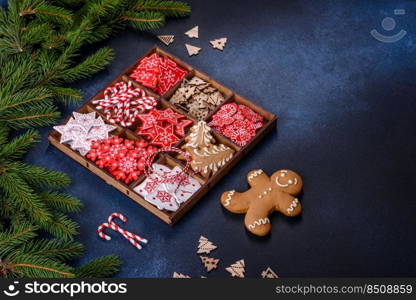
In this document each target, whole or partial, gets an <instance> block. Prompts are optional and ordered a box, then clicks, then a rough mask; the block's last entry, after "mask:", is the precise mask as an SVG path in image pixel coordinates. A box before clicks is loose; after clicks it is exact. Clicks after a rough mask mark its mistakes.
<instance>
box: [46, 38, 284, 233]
mask: <svg viewBox="0 0 416 300" xmlns="http://www.w3.org/2000/svg"><path fill="white" fill-rule="evenodd" d="M154 52H156V53H158V54H159V55H161V56H167V57H169V58H171V59H172V60H174V61H175V62H176V63H177V64H178V65H179V66H180V67H182V68H184V69H186V70H187V71H189V73H188V74H187V75H186V76H185V78H186V79H190V78H192V77H193V76H198V77H200V78H201V79H203V80H205V81H207V82H209V83H211V84H212V85H213V86H215V87H216V88H218V89H219V90H220V91H221V92H222V93H223V94H224V97H225V99H226V100H225V102H224V103H227V102H236V103H240V104H244V105H246V106H248V107H250V108H251V109H252V110H254V111H255V112H257V113H259V114H260V115H262V116H263V117H264V119H265V124H264V126H263V127H262V128H261V129H260V130H259V131H258V132H257V134H256V136H255V137H254V138H253V139H252V140H251V141H250V142H249V143H248V144H247V145H246V146H244V147H240V146H238V145H236V144H234V143H233V142H232V141H231V140H229V139H228V138H226V137H225V136H223V135H221V134H220V133H219V132H217V131H215V130H214V129H213V130H212V134H213V136H214V138H215V139H216V140H217V141H218V142H219V143H223V144H225V145H227V146H229V147H231V148H233V149H234V150H235V151H236V152H235V154H234V156H233V157H232V159H231V160H230V161H228V162H227V163H226V165H224V166H223V167H222V168H221V169H220V170H219V171H218V172H217V173H215V175H213V176H211V177H210V178H208V179H205V178H203V177H202V176H199V175H198V174H195V175H193V176H194V177H195V179H197V180H198V181H199V182H200V183H201V185H202V186H201V188H200V189H199V190H198V191H197V192H196V193H195V194H194V195H192V197H191V198H190V199H189V200H187V201H186V202H185V203H183V204H181V205H180V207H179V209H178V210H177V211H174V212H170V211H165V210H159V209H158V208H157V207H156V206H154V205H153V204H151V203H149V202H147V201H146V200H144V199H143V198H142V197H141V196H140V195H139V194H137V193H136V192H135V191H134V190H133V188H134V187H136V186H137V185H139V184H140V183H141V182H142V181H143V180H144V179H145V177H144V175H142V176H140V177H139V179H138V180H136V181H134V182H132V183H130V184H128V185H127V184H125V183H124V182H122V181H119V180H116V179H115V178H114V177H113V176H112V175H111V174H110V173H108V172H107V171H106V170H104V169H100V168H99V167H98V166H96V165H95V164H94V162H92V161H91V160H89V159H88V158H86V157H83V156H82V155H80V154H79V153H78V152H77V151H74V150H73V149H71V148H70V147H69V146H68V145H66V144H61V143H60V142H59V141H60V134H59V133H58V132H57V131H55V130H52V131H51V132H50V133H49V136H48V140H49V142H50V143H51V144H52V145H53V146H55V147H56V148H58V149H59V150H61V151H62V152H64V153H65V154H66V155H68V156H69V157H71V158H72V159H74V160H75V161H77V162H78V163H80V164H81V165H83V166H84V167H86V168H87V169H89V170H90V171H91V172H93V173H95V174H96V175H97V176H99V177H101V178H102V179H103V180H104V181H105V182H106V183H107V184H109V185H111V186H113V187H115V188H116V189H118V190H119V191H120V192H122V193H124V194H126V195H127V196H128V197H129V198H131V199H132V200H134V201H135V202H137V203H138V204H140V205H141V206H143V207H144V208H146V209H147V210H148V211H150V212H151V213H153V214H154V215H156V216H157V217H159V218H160V219H161V220H163V221H164V222H166V223H167V224H170V225H173V224H174V223H175V222H177V221H178V220H179V219H180V218H181V217H182V216H183V215H184V214H185V213H186V212H187V211H188V210H189V209H190V208H191V207H192V206H193V205H195V204H196V203H197V202H198V201H199V200H200V199H201V198H202V197H203V196H204V195H205V194H206V193H207V192H208V190H209V189H211V188H212V187H213V186H214V185H215V184H216V183H217V182H218V181H219V180H220V179H221V178H222V177H224V176H225V175H226V174H227V173H228V172H229V171H230V170H231V168H232V167H233V166H235V165H236V164H237V163H238V162H239V161H240V159H241V158H242V157H244V156H245V155H246V154H247V153H248V152H249V151H250V150H251V149H252V148H253V147H254V146H255V145H256V144H257V143H258V142H259V141H260V140H261V139H262V138H263V137H264V136H265V135H266V134H267V133H269V132H270V131H271V130H272V129H273V128H275V127H276V120H277V117H276V116H275V115H274V114H272V113H270V112H268V111H266V110H264V109H262V108H260V107H258V106H257V105H255V104H254V103H253V102H251V101H249V100H248V99H246V98H244V97H242V96H240V95H238V94H236V93H234V92H233V91H232V90H231V89H229V88H227V87H225V86H223V85H221V84H220V83H218V82H216V81H215V80H213V79H212V78H210V77H209V76H207V75H206V74H204V73H202V72H201V71H199V70H196V69H194V68H193V67H191V66H190V65H188V64H187V63H185V62H183V61H182V60H180V59H179V58H177V57H175V56H174V55H172V54H170V53H168V52H166V51H164V50H162V49H161V48H159V47H157V46H155V47H153V48H151V49H150V50H149V51H148V52H147V53H146V54H145V55H143V56H142V57H140V58H139V59H138V60H137V61H136V63H134V64H133V65H132V66H131V67H129V68H128V69H127V70H125V71H124V72H123V73H122V74H120V75H119V76H117V77H116V78H115V79H114V80H113V81H112V82H110V83H109V84H107V85H106V86H105V87H104V88H102V89H101V90H100V91H99V92H98V93H97V94H96V95H95V96H93V97H92V98H90V99H89V100H88V101H87V102H86V103H85V104H84V105H82V106H81V107H80V108H79V109H78V110H77V112H80V113H87V112H93V111H95V112H96V113H97V115H99V116H101V117H102V118H103V120H106V119H105V117H104V116H103V114H102V112H101V111H100V110H97V109H96V108H95V106H94V105H92V103H91V102H92V101H93V100H95V99H101V98H103V92H104V90H105V89H106V88H107V87H108V86H110V85H112V84H114V83H116V82H119V81H126V82H127V81H131V82H132V84H133V85H135V86H137V87H140V88H142V89H144V90H145V91H146V92H147V93H148V94H149V95H152V96H155V97H157V98H158V99H159V104H158V109H161V108H162V109H164V108H167V107H171V108H172V109H173V110H175V111H176V112H179V113H181V114H183V115H185V116H186V117H187V118H189V119H190V120H193V121H194V123H196V122H197V121H196V120H194V118H192V117H191V116H190V115H188V114H187V113H186V112H185V111H184V110H182V109H180V108H178V107H176V106H175V105H173V104H171V103H170V102H169V101H168V100H169V99H170V97H171V96H172V95H173V93H174V92H175V91H176V89H177V88H178V87H179V86H180V85H181V82H182V80H183V79H182V80H181V81H179V82H178V83H177V84H176V85H175V86H174V87H172V88H171V89H170V90H168V91H167V92H166V93H165V94H164V95H162V96H159V95H157V94H155V93H154V92H152V91H151V90H150V89H148V88H146V87H143V86H142V85H140V84H139V83H137V82H136V81H134V79H132V78H130V77H129V76H128V74H130V73H131V72H132V70H133V69H134V68H136V66H137V64H138V63H139V61H140V60H141V59H142V58H144V57H146V56H148V55H151V54H152V53H154ZM220 106H221V105H220ZM220 106H219V107H220ZM219 107H218V108H219ZM218 108H217V109H218ZM214 113H215V111H214V112H212V113H211V114H210V115H209V116H208V117H207V118H206V120H207V121H209V119H210V118H211V116H212V115H213V114H214ZM70 117H71V116H68V117H67V118H66V119H65V120H64V121H62V122H61V124H60V125H64V124H66V122H67V121H68V120H69V118H70ZM116 126H117V129H116V130H115V131H113V132H112V133H111V135H117V136H121V137H123V138H128V139H131V140H141V139H142V137H140V136H138V135H137V134H136V133H135V132H134V131H133V130H131V128H134V127H135V126H137V124H133V126H131V127H130V128H123V127H121V126H118V125H116ZM187 133H189V128H188V129H187ZM183 143H184V138H182V139H181V140H180V141H179V142H178V143H177V144H176V145H175V146H176V147H180V146H181V145H182V144H183ZM157 162H158V163H163V164H165V165H167V166H169V167H174V166H175V165H180V166H182V167H183V166H184V162H183V161H181V160H178V159H176V158H175V157H174V156H171V155H169V154H161V155H159V156H158V160H157Z"/></svg>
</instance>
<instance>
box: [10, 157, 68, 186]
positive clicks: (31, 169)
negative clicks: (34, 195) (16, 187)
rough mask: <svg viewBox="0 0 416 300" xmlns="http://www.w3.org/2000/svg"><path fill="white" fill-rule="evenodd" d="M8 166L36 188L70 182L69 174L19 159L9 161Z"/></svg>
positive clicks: (65, 184)
mask: <svg viewBox="0 0 416 300" xmlns="http://www.w3.org/2000/svg"><path fill="white" fill-rule="evenodd" d="M8 168H9V170H12V171H13V172H14V173H15V174H18V175H19V176H20V178H22V179H23V180H25V181H26V182H27V183H28V184H29V185H30V186H32V187H34V188H37V189H40V188H45V187H51V188H63V187H66V186H68V185H69V184H70V182H71V180H70V179H69V176H68V175H66V174H64V173H62V172H57V171H52V170H48V169H46V168H42V167H37V166H33V165H29V164H26V163H23V162H19V161H16V162H12V163H10V164H9V165H8Z"/></svg>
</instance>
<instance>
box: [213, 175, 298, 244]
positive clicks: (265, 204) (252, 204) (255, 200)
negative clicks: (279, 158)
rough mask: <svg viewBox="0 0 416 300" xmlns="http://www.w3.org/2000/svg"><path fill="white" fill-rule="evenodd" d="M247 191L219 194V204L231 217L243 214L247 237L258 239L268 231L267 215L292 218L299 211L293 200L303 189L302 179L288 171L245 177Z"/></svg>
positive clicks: (269, 227)
mask: <svg viewBox="0 0 416 300" xmlns="http://www.w3.org/2000/svg"><path fill="white" fill-rule="evenodd" d="M247 181H248V183H249V185H250V186H251V188H250V189H249V190H247V191H246V192H243V193H238V192H236V191H235V190H233V191H228V192H225V193H223V194H222V196H221V203H222V205H223V206H224V207H225V208H226V209H227V210H229V211H231V212H233V213H245V214H246V216H245V219H244V223H245V226H246V228H247V230H249V231H250V232H251V233H253V234H255V235H259V236H264V235H266V234H268V233H269V232H270V230H271V224H270V219H269V218H268V217H269V215H270V214H271V213H272V212H273V211H279V212H281V213H282V214H284V215H286V216H290V217H293V216H296V215H298V214H299V213H300V212H301V211H302V207H301V205H300V202H299V200H298V199H297V198H296V196H297V195H299V194H300V192H301V191H302V187H303V182H302V179H301V178H300V176H299V175H298V174H296V173H295V172H293V171H290V170H279V171H277V172H275V173H274V174H273V175H272V176H271V177H269V176H268V175H267V174H266V173H264V172H263V170H254V171H251V172H249V173H248V174H247Z"/></svg>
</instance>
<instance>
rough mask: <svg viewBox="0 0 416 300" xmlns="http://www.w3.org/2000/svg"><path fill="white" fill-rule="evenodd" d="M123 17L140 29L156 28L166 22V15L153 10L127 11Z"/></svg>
mask: <svg viewBox="0 0 416 300" xmlns="http://www.w3.org/2000/svg"><path fill="white" fill-rule="evenodd" d="M122 19H123V20H125V21H128V22H129V23H130V25H131V26H132V27H133V28H136V29H139V30H151V29H156V28H159V27H161V26H163V25H164V24H165V16H164V15H162V14H161V13H159V12H153V11H141V12H134V11H131V12H127V13H126V14H125V15H124V16H123V17H122Z"/></svg>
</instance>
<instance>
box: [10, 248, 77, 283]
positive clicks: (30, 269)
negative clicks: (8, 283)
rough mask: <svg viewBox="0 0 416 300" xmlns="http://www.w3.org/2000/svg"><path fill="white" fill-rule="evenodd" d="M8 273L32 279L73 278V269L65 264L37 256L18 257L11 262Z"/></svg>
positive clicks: (25, 255)
mask: <svg viewBox="0 0 416 300" xmlns="http://www.w3.org/2000/svg"><path fill="white" fill-rule="evenodd" d="M6 261H9V266H8V272H9V273H16V274H19V275H20V276H23V277H30V278H37V277H40V278H71V277H74V274H73V269H72V268H71V267H69V266H67V265H66V264H64V263H60V262H57V261H55V260H51V259H48V258H44V257H40V256H37V255H29V254H24V255H18V256H16V257H12V258H11V259H9V260H6Z"/></svg>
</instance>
